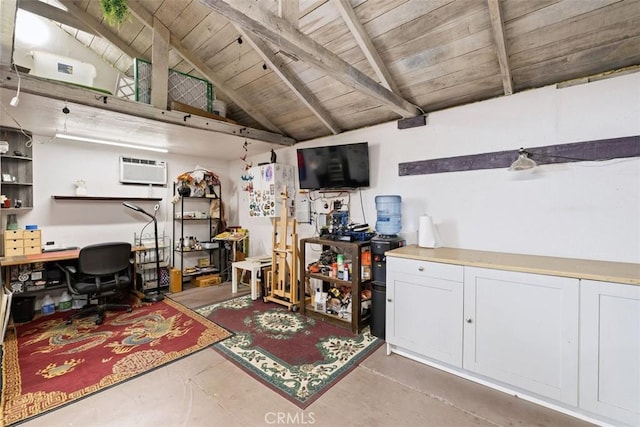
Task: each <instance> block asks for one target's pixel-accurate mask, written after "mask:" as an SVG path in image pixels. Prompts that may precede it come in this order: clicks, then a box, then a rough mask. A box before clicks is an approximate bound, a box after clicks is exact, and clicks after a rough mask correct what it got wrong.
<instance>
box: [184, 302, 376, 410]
mask: <svg viewBox="0 0 640 427" xmlns="http://www.w3.org/2000/svg"><path fill="white" fill-rule="evenodd" d="M196 311H197V312H198V313H200V314H201V315H203V316H205V317H207V318H209V319H210V320H212V321H213V322H215V323H216V324H218V325H221V326H223V327H225V328H227V329H228V330H230V331H233V332H234V336H232V337H230V338H227V339H226V340H224V341H221V342H219V343H217V344H216V345H214V348H215V349H216V350H217V351H219V352H220V353H222V354H223V355H224V356H225V357H227V358H228V359H229V360H231V361H232V362H233V363H235V364H236V365H237V366H239V367H240V368H242V369H243V370H244V371H246V372H247V373H248V374H249V375H251V376H252V377H254V378H256V379H258V380H259V381H261V382H262V383H263V384H265V385H267V386H268V387H270V388H271V389H273V390H275V391H276V392H277V393H279V394H280V395H282V396H284V397H285V398H287V399H288V400H289V401H291V402H293V403H295V404H296V405H297V406H298V407H300V408H302V409H304V408H306V407H307V406H309V405H310V404H311V403H312V402H314V401H315V400H316V399H318V398H319V397H320V396H321V395H322V394H323V393H324V392H326V391H327V390H328V389H329V388H331V387H332V386H333V385H335V384H336V383H337V382H338V381H339V380H340V379H342V378H344V376H345V375H347V374H348V373H349V372H351V371H352V370H353V369H354V368H355V367H356V366H358V364H359V363H360V362H362V361H363V360H364V359H365V358H366V357H367V356H368V355H370V354H371V353H372V352H373V351H374V350H375V349H377V348H378V347H379V346H380V345H382V343H383V341H382V340H380V339H378V338H376V337H374V336H373V335H371V334H370V333H369V331H368V328H367V329H366V330H365V331H364V332H363V333H361V334H359V335H354V334H352V333H351V331H350V330H347V329H342V328H339V327H337V326H333V325H330V324H327V323H326V322H322V321H316V320H314V319H312V318H309V317H306V316H302V315H301V314H299V313H292V312H290V311H288V310H287V308H286V307H284V306H282V305H279V304H276V303H264V302H263V301H262V300H261V299H258V300H256V301H252V300H251V297H249V296H244V297H239V298H234V299H232V300H229V301H225V302H221V303H217V304H213V305H209V306H206V307H202V308H199V309H197V310H196Z"/></svg>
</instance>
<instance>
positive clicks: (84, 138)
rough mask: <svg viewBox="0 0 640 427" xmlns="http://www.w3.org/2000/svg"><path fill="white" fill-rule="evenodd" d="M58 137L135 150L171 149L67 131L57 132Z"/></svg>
mask: <svg viewBox="0 0 640 427" xmlns="http://www.w3.org/2000/svg"><path fill="white" fill-rule="evenodd" d="M55 137H56V138H64V139H71V140H73V141H84V142H92V143H94V144H103V145H115V146H116V147H125V148H133V149H135V150H147V151H156V152H158V153H168V152H169V150H167V149H166V148H160V147H150V146H148V145H136V144H127V143H126V142H117V141H108V140H105V139H98V138H90V137H87V136H76V135H69V134H67V133H56V136H55Z"/></svg>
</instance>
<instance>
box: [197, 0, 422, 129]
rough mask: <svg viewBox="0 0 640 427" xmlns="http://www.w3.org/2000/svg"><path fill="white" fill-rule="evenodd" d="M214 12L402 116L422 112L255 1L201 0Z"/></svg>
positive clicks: (412, 115) (415, 114)
mask: <svg viewBox="0 0 640 427" xmlns="http://www.w3.org/2000/svg"><path fill="white" fill-rule="evenodd" d="M200 1H201V3H203V4H204V5H206V6H208V7H210V8H211V9H212V10H214V11H215V12H217V13H219V14H220V15H222V16H224V17H225V18H227V19H228V20H229V21H231V22H234V23H236V24H238V25H240V26H241V27H243V28H244V29H245V31H248V32H251V33H254V34H256V35H257V36H258V37H260V38H262V39H264V40H266V41H268V42H270V43H272V44H273V45H275V46H278V48H280V49H281V50H282V51H285V52H287V53H288V54H291V55H293V56H295V57H297V58H299V59H300V60H302V61H305V62H307V63H308V64H311V65H313V66H314V67H316V68H318V69H320V70H322V71H324V72H325V73H327V74H328V75H329V76H331V77H333V78H335V79H336V80H338V81H340V82H341V83H343V84H344V85H346V86H348V87H351V88H353V89H354V90H357V91H359V92H362V93H364V94H365V95H367V96H369V97H371V98H374V99H376V100H377V101H378V102H380V103H382V104H384V105H387V106H389V107H390V108H391V110H392V111H394V112H396V113H398V114H399V115H401V116H402V117H415V116H418V115H420V114H422V111H421V110H420V108H418V107H417V106H415V105H413V104H411V103H410V102H409V101H407V100H405V99H403V98H402V97H400V96H398V95H397V94H395V93H393V92H391V91H390V90H389V89H387V88H385V87H383V86H382V85H380V84H378V83H377V82H376V81H374V80H373V79H371V78H370V77H369V76H367V75H366V74H364V73H363V72H361V71H360V70H358V69H357V68H355V67H353V66H352V65H350V64H348V63H347V62H345V61H344V60H343V59H341V58H340V57H338V56H337V55H336V54H334V53H333V52H330V51H329V50H328V49H326V48H324V47H323V46H321V45H320V44H319V43H317V42H315V41H314V40H312V39H311V38H310V37H308V36H306V35H305V34H303V33H301V32H300V31H298V30H297V29H296V28H295V27H293V26H292V25H291V24H289V23H288V22H287V21H286V20H284V19H282V18H280V17H279V16H276V15H274V14H272V13H269V12H266V11H264V10H263V9H261V8H260V7H259V5H258V4H257V3H256V2H254V1H248V0H234V1H233V5H232V4H229V3H227V2H225V1H222V0H200Z"/></svg>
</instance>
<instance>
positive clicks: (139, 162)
mask: <svg viewBox="0 0 640 427" xmlns="http://www.w3.org/2000/svg"><path fill="white" fill-rule="evenodd" d="M120 182H121V183H123V184H153V185H167V163H166V162H159V161H157V160H145V159H135V158H133V157H124V156H120Z"/></svg>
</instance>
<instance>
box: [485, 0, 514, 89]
mask: <svg viewBox="0 0 640 427" xmlns="http://www.w3.org/2000/svg"><path fill="white" fill-rule="evenodd" d="M487 4H488V6H489V17H490V19H491V28H492V29H493V36H494V38H495V41H496V54H497V55H498V63H499V64H500V73H501V75H502V86H503V88H504V94H505V95H511V94H513V79H512V77H511V67H510V66H509V56H508V55H507V38H506V37H505V33H504V20H503V19H502V11H501V10H500V2H499V0H487Z"/></svg>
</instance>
